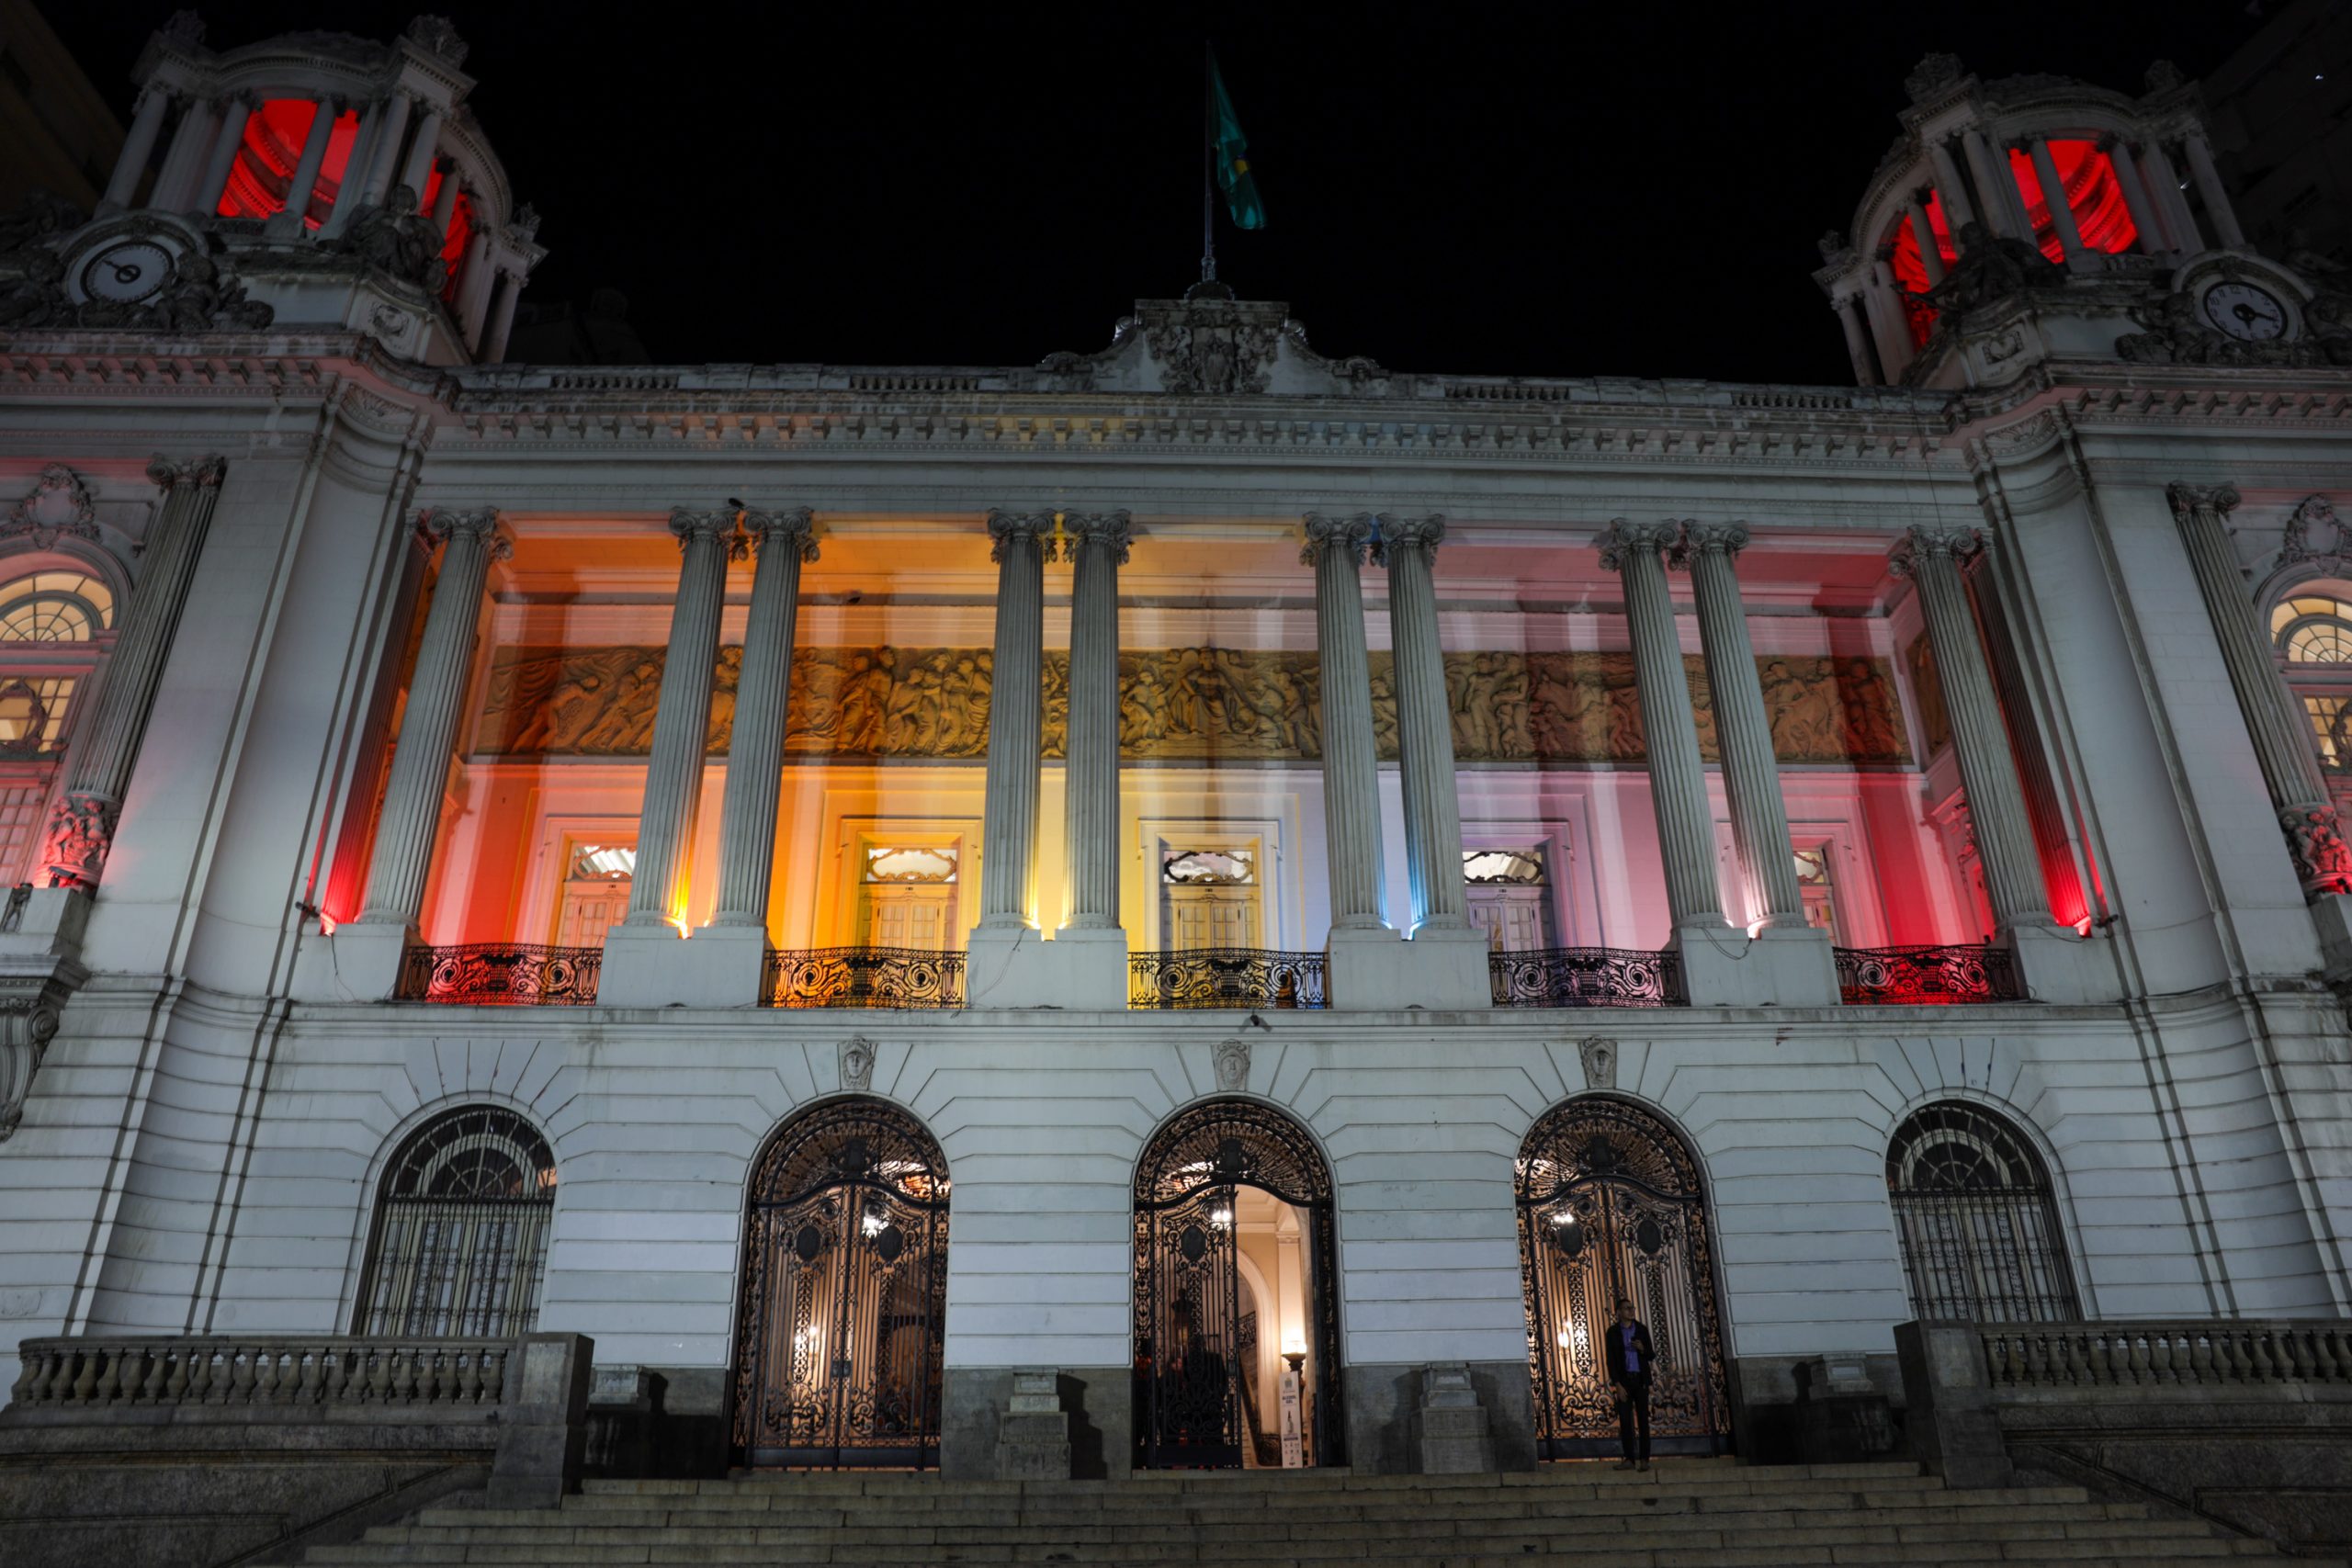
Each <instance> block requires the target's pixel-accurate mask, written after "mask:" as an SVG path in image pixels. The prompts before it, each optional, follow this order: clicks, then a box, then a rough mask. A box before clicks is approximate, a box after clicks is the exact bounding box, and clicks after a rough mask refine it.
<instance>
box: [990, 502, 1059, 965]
mask: <svg viewBox="0 0 2352 1568" xmlns="http://www.w3.org/2000/svg"><path fill="white" fill-rule="evenodd" d="M988 527H989V537H990V538H991V539H994V540H995V541H996V544H995V547H994V548H993V549H992V550H991V551H990V552H989V558H990V559H991V560H993V561H995V562H996V565H997V574H996V652H995V664H994V672H993V674H992V675H991V677H990V681H989V761H988V783H987V792H988V795H987V805H986V807H985V814H984V819H983V825H982V829H981V840H980V925H981V926H982V928H983V929H991V928H993V929H1012V928H1020V929H1025V930H1030V931H1034V930H1035V929H1036V915H1035V909H1036V903H1037V787H1038V786H1037V777H1038V748H1039V746H1040V744H1041V741H1042V735H1043V728H1044V722H1045V670H1046V558H1048V557H1049V556H1051V555H1052V553H1053V548H1054V545H1053V533H1054V515H1053V513H1050V512H1027V513H1011V512H991V513H989V519H988Z"/></svg>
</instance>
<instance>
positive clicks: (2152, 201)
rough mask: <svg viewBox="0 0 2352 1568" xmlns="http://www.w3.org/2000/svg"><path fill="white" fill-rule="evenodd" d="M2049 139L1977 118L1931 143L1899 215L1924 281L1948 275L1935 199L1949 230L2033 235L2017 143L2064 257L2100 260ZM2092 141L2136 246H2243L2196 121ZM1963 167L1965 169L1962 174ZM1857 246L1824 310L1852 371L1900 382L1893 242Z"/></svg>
mask: <svg viewBox="0 0 2352 1568" xmlns="http://www.w3.org/2000/svg"><path fill="white" fill-rule="evenodd" d="M2051 141H2052V138H2051V137H2050V136H2049V135H2048V134H2046V133H2039V132H2038V133H2034V134H2031V135H2026V136H2015V137H2004V138H2000V139H1998V140H1996V139H1995V138H1994V137H1992V136H1989V135H1987V134H1986V132H1985V129H1984V128H1983V127H1982V126H1975V125H1971V126H1967V127H1965V128H1963V129H1962V130H1961V131H1960V132H1959V134H1958V135H1957V136H1956V137H1953V138H1950V139H1938V140H1934V141H1929V142H1928V145H1927V155H1928V169H1927V171H1926V172H1927V173H1928V175H1929V179H1928V183H1927V184H1924V185H1922V186H1918V187H1917V188H1916V189H1914V190H1912V191H1911V192H1910V193H1909V195H1908V196H1907V197H1906V198H1905V200H1906V202H1907V208H1906V210H1905V214H1904V216H1903V221H1904V222H1905V223H1906V224H1908V225H1909V227H1910V230H1911V235H1912V238H1913V240H1914V241H1915V242H1916V243H1917V245H1918V248H1919V260H1920V265H1922V266H1923V267H1924V268H1925V269H1926V272H1927V276H1928V286H1929V287H1930V288H1932V287H1934V286H1935V285H1936V284H1939V283H1940V282H1942V281H1943V278H1944V263H1943V255H1942V253H1941V251H1940V250H1939V248H1938V245H1937V242H1936V234H1935V229H1934V225H1933V222H1932V220H1930V219H1929V217H1928V197H1930V196H1933V197H1938V198H1939V199H1940V201H1941V203H1942V206H1943V216H1944V222H1945V224H1946V225H1947V231H1948V232H1950V233H1951V234H1953V235H1955V236H1956V235H1958V234H1959V232H1960V231H1961V230H1962V229H1963V228H1965V227H1966V226H1967V225H1969V224H1970V223H1980V222H1981V223H1982V224H1984V225H1985V228H1986V229H1988V230H1990V231H1992V232H1993V233H1994V234H1996V235H1997V236H1999V237H2001V238H2004V239H2010V240H2020V241H2023V242H2025V243H2028V244H2031V243H2034V234H2033V223H2032V220H2031V219H2030V216H2029V214H2028V212H2027V209H2026V203H2025V197H2024V194H2023V192H2022V191H2021V190H2020V189H2019V188H2018V182H2017V179H2016V177H2015V175H2014V174H2013V172H2012V165H2011V163H2010V157H2009V155H2010V153H2011V152H2021V153H2023V154H2024V155H2025V157H2026V158H2027V160H2028V161H2029V162H2030V164H2032V165H2033V175H2034V181H2035V183H2036V184H2037V185H2038V186H2041V192H2042V196H2043V198H2044V199H2045V200H2046V201H2047V203H2048V205H2049V209H2050V221H2051V227H2052V230H2053V231H2055V232H2056V235H2057V240H2058V245H2059V253H2060V259H2061V262H2062V263H2063V264H2064V265H2066V266H2069V267H2074V268H2088V267H2092V266H2094V265H2097V264H2096V263H2095V261H2094V260H2093V259H2092V253H2091V251H2090V248H2089V246H2088V245H2087V244H2086V243H2085V241H2084V238H2083V231H2082V225H2081V223H2080V222H2079V221H2078V220H2077V219H2076V217H2075V209H2074V205H2073V202H2072V201H2071V199H2070V198H2069V197H2067V194H2066V186H2065V182H2064V180H2062V179H2061V178H2060V177H2059V173H2058V164H2057V159H2056V156H2055V155H2054V154H2053V153H2052V151H2051ZM2167 141H2170V142H2172V143H2173V145H2175V146H2177V148H2178V149H2179V151H2180V155H2181V158H2182V161H2183V162H2185V163H2186V164H2188V177H2189V182H2190V183H2191V184H2193V185H2194V186H2195V187H2196V190H2197V194H2198V197H2199V200H2201V201H2202V202H2203V204H2204V207H2205V216H2206V219H2207V220H2208V222H2209V223H2210V224H2211V230H2212V232H2211V234H2206V233H2204V232H2202V231H2200V228H2199V223H2198V220H2197V215H2196V214H2195V212H2193V211H2192V210H2191V209H2190V207H2189V204H2188V198H2187V197H2186V196H2185V195H2184V194H2183V188H2182V181H2181V178H2180V175H2179V174H2178V173H2177V166H2176V165H2175V164H2174V163H2173V160H2172V155H2171V153H2170V152H2168V151H2167V150H2166V145H2165V143H2166V142H2167ZM1955 146H1956V147H1957V148H1958V152H1959V155H1958V156H1957V157H1955V156H1954V148H1955ZM2098 148H2099V151H2100V152H2104V153H2106V154H2107V157H2108V162H2109V164H2110V165H2111V166H2112V167H2113V168H2114V170H2115V183H2116V186H2117V188H2118V190H2119V191H2120V194H2121V196H2122V197H2123V205H2124V209H2125V210H2127V211H2128V212H2130V213H2131V226H2132V228H2133V229H2134V230H2135V231H2137V238H2136V239H2135V241H2134V242H2133V243H2134V245H2135V248H2137V249H2138V250H2139V251H2140V252H2141V254H2144V255H2150V256H2156V257H2161V258H2164V259H2165V260H2167V261H2172V262H2177V261H2179V260H2180V259H2182V258H2183V257H2185V256H2188V255H2191V254H2195V253H2197V252H2198V251H2200V250H2202V249H2204V248H2205V246H2206V244H2207V243H2209V242H2210V243H2215V244H2220V245H2224V246H2241V245H2244V244H2245V231H2244V230H2243V229H2242V228H2240V226H2239V224H2238V219H2237V213H2236V210H2235V209H2233V207H2232V206H2231V204H2230V196H2229V192H2228V190H2227V189H2226V188H2225V187H2224V186H2222V177H2221V172H2220V170H2219V169H2218V168H2216V167H2215V165H2214V163H2213V149H2212V144H2211V141H2209V140H2208V138H2207V136H2206V133H2205V130H2204V128H2203V127H2201V126H2197V125H2191V126H2188V128H2186V129H2184V130H2177V131H2175V132H2172V133H2170V134H2169V135H2165V134H2159V135H2152V136H2148V137H2146V138H2144V139H2143V141H2140V143H2139V144H2138V146H2137V149H2136V151H2135V148H2134V146H2133V143H2132V142H2131V140H2130V139H2128V138H2126V137H2122V136H2118V135H2114V134H2109V135H2106V136H2103V137H2101V138H2099V139H2098ZM1962 164H1965V165H1966V168H1967V176H1968V177H1966V178H1963V177H1962ZM1972 187H1973V191H1972ZM1855 243H1857V244H1859V245H1861V246H1863V247H1865V250H1866V254H1867V256H1868V265H1867V266H1866V268H1865V269H1864V271H1863V272H1862V274H1861V275H1860V276H1859V278H1858V279H1857V280H1856V281H1855V282H1854V283H1853V284H1852V285H1851V286H1850V287H1848V288H1843V289H1842V290H1841V291H1839V292H1838V293H1835V294H1833V295H1832V297H1831V300H1830V305H1831V309H1832V310H1834V311H1835V312H1836V313H1837V316H1838V324H1839V326H1840V327H1842V328H1843V329H1844V331H1845V334H1846V349H1847V353H1848V354H1849V355H1850V356H1851V358H1852V360H1853V364H1854V373H1855V377H1856V378H1857V379H1858V380H1860V382H1861V383H1862V384H1863V385H1864V386H1875V385H1877V384H1879V382H1880V381H1881V380H1882V379H1883V380H1885V381H1887V382H1890V383H1891V382H1894V381H1898V380H1900V379H1901V378H1902V376H1903V372H1904V370H1905V368H1906V367H1908V366H1909V365H1910V363H1911V360H1912V358H1913V356H1914V354H1915V350H1914V348H1913V346H1912V343H1911V332H1910V324H1909V321H1908V319H1907V316H1906V314H1905V310H1906V307H1905V290H1904V288H1903V286H1902V285H1901V284H1900V283H1899V282H1897V281H1896V279H1895V276H1894V265H1893V257H1894V246H1893V244H1892V243H1882V242H1881V241H1880V240H1879V238H1878V237H1877V236H1876V235H1871V234H1858V235H1856V236H1855Z"/></svg>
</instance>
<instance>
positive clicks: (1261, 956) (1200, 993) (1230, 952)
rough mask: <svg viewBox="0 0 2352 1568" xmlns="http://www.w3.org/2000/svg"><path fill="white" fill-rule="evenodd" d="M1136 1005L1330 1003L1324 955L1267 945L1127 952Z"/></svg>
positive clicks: (1133, 1005)
mask: <svg viewBox="0 0 2352 1568" xmlns="http://www.w3.org/2000/svg"><path fill="white" fill-rule="evenodd" d="M1127 1005H1128V1006H1129V1007H1131V1008H1321V1007H1329V1006H1330V998H1329V989H1328V987H1327V983H1326V970H1325V968H1324V963H1323V955H1322V954H1321V953H1277V952H1274V951H1272V949H1269V948H1262V947H1195V948H1187V949H1184V950H1182V951H1180V952H1175V953H1131V954H1129V955H1128V958H1127Z"/></svg>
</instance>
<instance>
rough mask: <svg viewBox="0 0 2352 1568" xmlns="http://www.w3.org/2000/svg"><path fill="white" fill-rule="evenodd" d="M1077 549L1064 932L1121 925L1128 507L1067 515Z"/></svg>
mask: <svg viewBox="0 0 2352 1568" xmlns="http://www.w3.org/2000/svg"><path fill="white" fill-rule="evenodd" d="M1062 530H1063V532H1064V534H1065V535H1066V536H1068V537H1069V541H1070V544H1069V549H1070V551H1071V552H1072V567H1071V583H1070V615H1069V748H1068V752H1067V755H1068V759H1069V760H1068V762H1067V764H1066V765H1065V767H1064V769H1063V774H1062V776H1063V792H1064V800H1063V806H1064V813H1063V821H1064V825H1065V826H1064V832H1065V837H1064V840H1063V843H1064V857H1063V858H1064V863H1065V865H1066V866H1067V867H1068V875H1069V888H1068V895H1069V896H1068V897H1067V898H1066V899H1065V900H1064V901H1063V908H1064V909H1065V911H1066V914H1065V917H1064V924H1063V928H1062V931H1061V932H1057V933H1056V934H1057V936H1059V935H1061V934H1064V933H1067V932H1069V931H1116V930H1118V929H1119V568H1120V567H1122V566H1124V565H1125V564H1126V559H1127V544H1128V540H1129V539H1130V537H1131V536H1132V533H1133V530H1132V529H1131V528H1130V526H1129V524H1128V519H1127V513H1124V512H1105V513H1100V514H1097V515H1092V516H1079V515H1076V514H1072V515H1069V516H1067V517H1065V518H1063V520H1062Z"/></svg>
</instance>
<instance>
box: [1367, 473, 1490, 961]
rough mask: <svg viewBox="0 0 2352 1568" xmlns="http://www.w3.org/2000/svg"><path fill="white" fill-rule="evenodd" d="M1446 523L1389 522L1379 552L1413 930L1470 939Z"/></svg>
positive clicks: (1378, 539)
mask: <svg viewBox="0 0 2352 1568" xmlns="http://www.w3.org/2000/svg"><path fill="white" fill-rule="evenodd" d="M1444 537H1445V519H1444V518H1442V517H1440V516H1437V515H1435V514H1434V513H1432V514H1431V515H1430V516H1427V517H1391V516H1385V515H1384V516H1382V517H1381V518H1380V519H1379V526H1378V529H1377V532H1376V533H1375V534H1374V539H1373V550H1374V554H1375V555H1376V556H1377V558H1379V560H1380V562H1381V564H1382V565H1384V566H1385V567H1386V568H1387V569H1388V636H1389V645H1390V647H1391V648H1392V649H1394V657H1395V659H1396V661H1397V753H1398V762H1399V766H1398V769H1397V773H1398V774H1399V777H1400V780H1401V782H1402V784H1404V789H1405V876H1406V882H1407V886H1408V889H1409V891H1410V892H1411V895H1412V900H1413V931H1414V933H1415V934H1419V932H1421V931H1467V930H1469V929H1470V902H1469V899H1468V898H1467V897H1465V896H1464V892H1463V889H1462V802H1461V798H1460V796H1459V795H1456V793H1455V791H1456V788H1457V787H1458V786H1457V784H1456V783H1455V779H1454V773H1453V703H1452V701H1451V700H1450V698H1449V694H1448V693H1447V690H1446V683H1445V652H1444V649H1443V648H1442V646H1441V644H1440V642H1439V639H1438V629H1437V581H1436V577H1435V574H1434V572H1433V570H1432V567H1433V565H1434V563H1435V560H1436V557H1437V547H1438V544H1439V542H1440V541H1441V540H1442V539H1443V538H1444Z"/></svg>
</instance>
